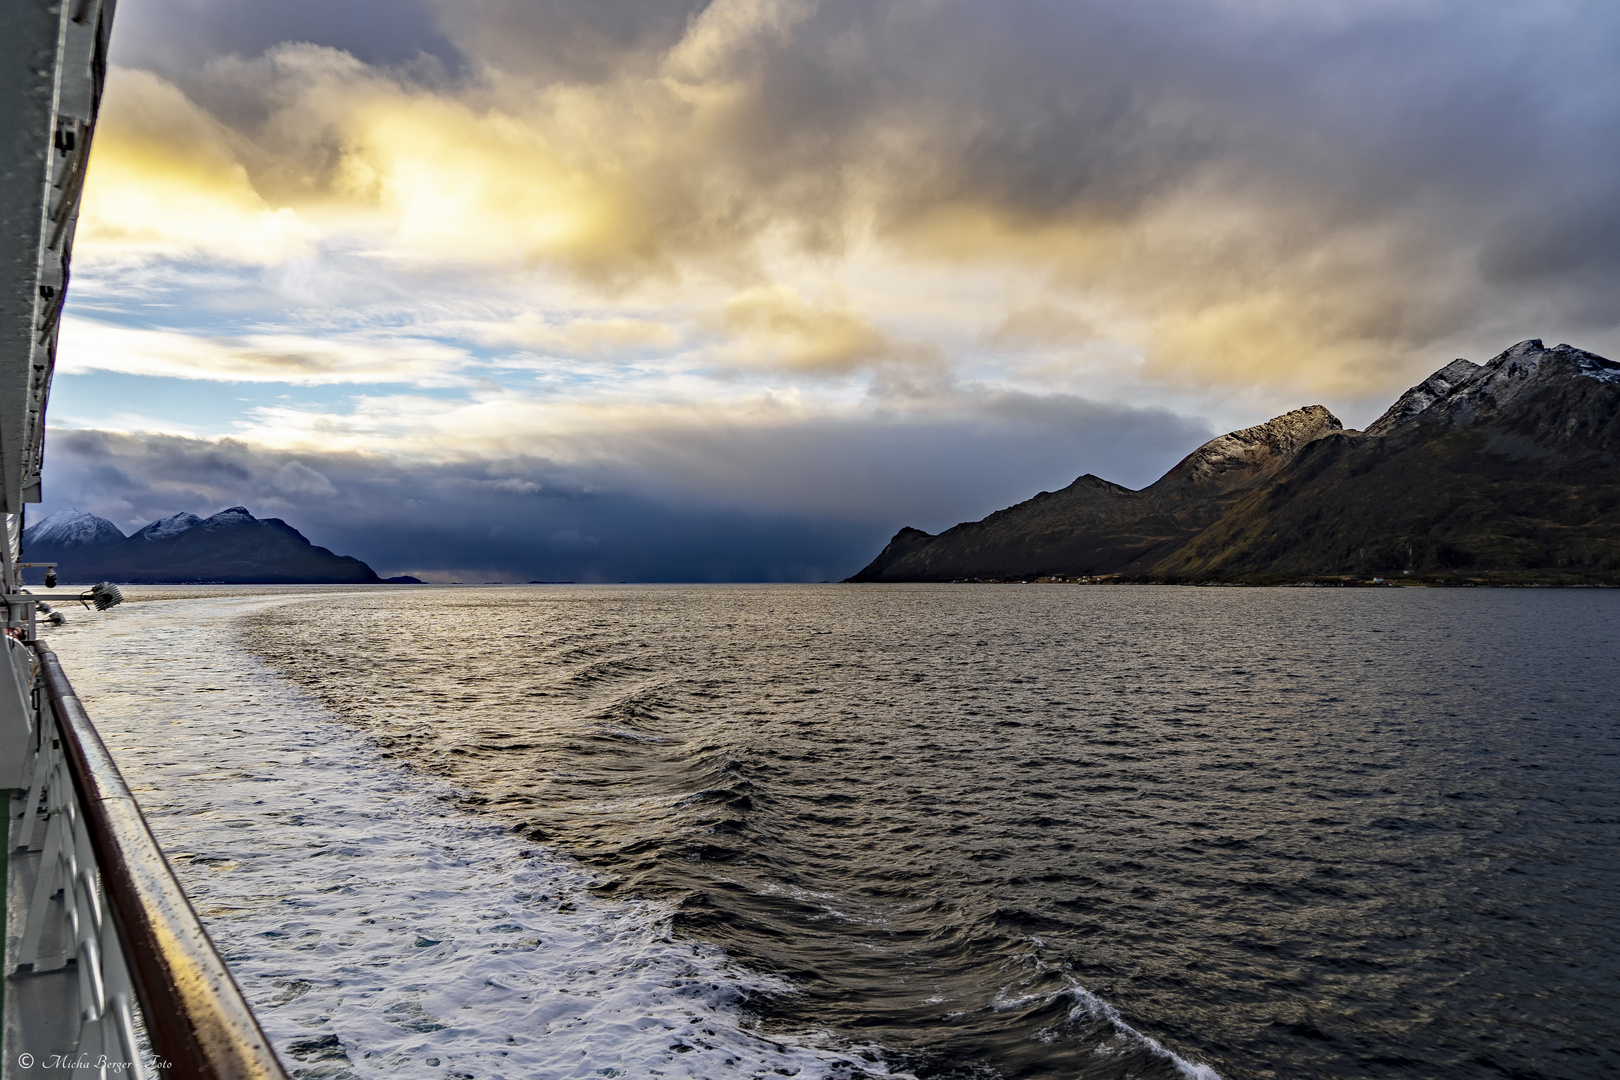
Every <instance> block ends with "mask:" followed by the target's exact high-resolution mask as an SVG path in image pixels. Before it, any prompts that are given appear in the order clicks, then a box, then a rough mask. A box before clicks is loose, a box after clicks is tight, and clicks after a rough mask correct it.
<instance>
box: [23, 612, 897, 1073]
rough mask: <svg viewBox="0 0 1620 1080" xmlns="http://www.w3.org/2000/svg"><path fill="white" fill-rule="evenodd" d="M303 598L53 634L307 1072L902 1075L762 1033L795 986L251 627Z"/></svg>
mask: <svg viewBox="0 0 1620 1080" xmlns="http://www.w3.org/2000/svg"><path fill="white" fill-rule="evenodd" d="M285 602H287V599H286V598H285V597H282V598H276V599H266V598H262V597H261V598H254V599H243V598H229V599H223V598H222V599H208V600H203V601H198V600H184V601H147V602H142V603H136V604H129V605H126V606H124V607H121V608H119V609H117V610H115V611H113V612H109V613H107V614H105V615H94V616H85V617H83V618H82V619H78V620H75V622H74V623H72V624H71V625H69V626H68V627H66V628H63V629H60V630H56V631H53V632H52V633H51V635H50V640H49V644H50V645H51V647H52V648H54V649H55V650H56V651H57V653H58V654H59V655H60V656H61V658H62V662H63V665H64V667H65V669H66V671H67V672H68V676H69V678H70V679H72V680H73V681H74V686H75V688H76V689H77V691H78V692H79V694H80V695H81V697H82V698H83V700H84V702H85V705H86V707H87V709H88V710H89V712H90V715H91V718H92V719H93V720H94V721H95V722H96V724H97V726H98V728H99V730H100V731H101V733H102V737H103V738H104V739H105V740H106V741H107V744H108V746H109V747H110V748H111V750H112V752H113V754H114V756H115V758H116V760H117V761H118V763H119V767H120V768H121V769H122V770H123V772H124V775H125V777H126V778H127V779H128V780H129V782H130V785H131V787H132V788H134V789H135V793H136V796H137V798H138V799H139V800H140V802H141V805H142V808H143V809H144V810H145V812H146V816H147V820H148V821H149V822H150V824H151V826H152V830H153V832H154V833H155V834H156V835H157V838H158V842H159V843H160V844H161V845H162V846H163V848H164V850H165V851H166V852H167V853H168V855H169V860H170V862H171V864H172V865H173V866H174V868H175V871H176V873H177V874H178V875H179V877H180V880H181V883H182V884H183V885H184V886H185V888H186V891H187V892H188V893H189V894H190V896H191V897H192V901H193V903H194V904H195V905H196V907H197V910H198V912H199V914H200V915H201V916H202V918H203V921H204V923H205V924H206V925H207V927H208V930H209V933H210V934H211V935H213V937H214V940H215V942H216V943H217V944H218V945H219V948H220V951H221V953H222V954H223V955H224V956H225V958H226V960H227V961H228V962H229V964H230V966H231V969H232V971H233V972H234V973H235V975H236V978H237V981H238V982H239V983H240V984H241V986H242V989H243V991H244V993H245V994H246V996H247V998H248V1000H249V1002H250V1003H251V1004H252V1006H253V1008H254V1011H255V1012H256V1013H257V1015H258V1017H259V1020H260V1022H261V1023H262V1025H263V1026H264V1028H265V1032H266V1034H267V1035H268V1036H269V1037H270V1039H271V1041H272V1043H273V1044H274V1045H275V1046H276V1049H277V1051H278V1052H279V1053H280V1054H281V1055H282V1058H283V1060H284V1061H285V1062H286V1063H287V1064H288V1066H289V1068H290V1069H291V1071H292V1072H293V1073H294V1075H295V1076H306V1077H345V1076H358V1077H383V1076H387V1077H479V1078H481V1080H482V1078H489V1080H502V1078H511V1080H517V1078H523V1080H540V1078H559V1080H561V1078H573V1077H581V1078H583V1077H621V1076H627V1077H642V1076H668V1077H690V1078H701V1080H720V1078H724V1077H733V1076H735V1077H765V1076H780V1075H788V1076H799V1077H805V1078H809V1077H850V1076H856V1075H861V1074H863V1073H864V1074H866V1075H872V1076H896V1075H902V1074H899V1073H895V1072H891V1071H890V1070H889V1068H888V1067H887V1066H886V1065H885V1064H884V1063H883V1061H882V1058H881V1055H880V1054H879V1053H877V1052H876V1051H875V1050H874V1049H872V1048H855V1049H843V1050H840V1049H837V1048H835V1047H831V1046H829V1045H828V1044H829V1042H830V1040H829V1039H828V1037H827V1036H825V1035H805V1036H802V1037H800V1038H797V1039H792V1040H781V1039H775V1038H771V1037H767V1036H765V1035H762V1034H760V1033H758V1032H756V1031H754V1030H751V1029H750V1027H749V1024H748V1016H747V1012H746V1005H747V1002H748V1001H749V999H750V998H751V997H752V996H754V995H757V994H760V993H762V992H772V991H776V992H780V991H784V990H787V989H789V988H788V987H787V986H785V985H784V984H782V983H781V982H780V981H779V980H776V979H773V978H770V977H767V976H762V975H758V974H752V973H749V972H745V971H742V970H740V969H739V968H738V967H736V966H735V965H733V964H731V963H729V962H728V961H727V959H726V957H725V955H724V954H723V953H722V952H721V951H720V950H717V949H713V948H708V947H704V946H701V945H693V944H691V943H687V942H679V941H675V940H673V939H672V937H671V935H670V930H669V925H670V915H671V912H670V910H669V909H668V908H667V907H664V906H662V905H659V904H654V903H645V902H622V901H610V900H604V899H602V898H600V897H597V896H595V895H593V894H591V893H590V891H589V886H590V883H591V880H592V875H591V873H590V871H589V870H588V869H586V868H585V867H583V866H581V865H580V864H579V863H577V862H575V861H574V860H572V859H570V858H568V857H567V856H565V855H563V854H561V853H559V852H557V851H555V850H551V849H548V848H545V847H543V846H540V845H535V844H533V843H528V842H525V841H523V840H522V839H520V838H519V837H517V836H515V835H514V834H512V833H510V832H508V831H505V830H503V829H501V828H499V827H496V826H492V825H490V824H488V823H487V822H486V821H484V820H483V819H480V818H478V817H477V816H475V815H473V814H470V813H468V812H466V811H463V810H460V809H458V808H456V807H455V806H454V805H453V803H452V796H453V793H452V791H451V790H450V789H449V788H448V787H447V786H446V785H443V784H439V783H436V782H434V781H431V780H428V779H424V778H423V777H421V776H418V775H413V774H411V773H409V772H407V771H406V770H405V769H404V768H403V767H402V766H400V765H398V764H396V763H393V762H390V761H389V760H387V759H386V758H385V757H383V756H382V755H381V754H380V752H379V751H378V750H377V748H376V747H375V746H374V745H373V744H372V743H371V742H370V741H369V740H368V739H367V738H366V737H365V736H364V735H363V734H361V733H360V732H357V731H356V730H354V729H353V728H351V727H347V726H345V725H344V724H342V723H341V722H340V721H338V720H337V719H336V718H335V717H333V716H332V715H331V714H330V713H328V712H327V711H325V710H324V709H323V708H322V707H321V706H320V705H319V704H318V703H316V702H314V701H313V700H312V699H311V698H309V697H308V696H307V695H305V694H303V693H302V692H301V691H299V690H298V689H297V688H296V687H294V686H293V685H292V684H290V683H289V682H288V681H287V680H285V679H284V678H282V677H281V676H280V675H279V674H277V673H275V672H274V671H272V670H270V669H269V668H267V667H266V666H265V665H264V664H263V663H261V662H260V661H258V660H257V659H256V658H254V657H253V656H251V655H249V654H248V653H247V652H246V651H245V650H243V649H241V648H240V647H238V646H236V645H235V643H234V630H233V626H234V624H235V623H236V621H237V620H239V619H240V618H241V617H243V616H244V615H246V614H249V613H250V612H252V611H255V610H259V609H261V608H262V607H264V606H265V605H267V604H277V603H285Z"/></svg>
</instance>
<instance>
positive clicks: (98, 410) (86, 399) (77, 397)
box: [50, 371, 464, 438]
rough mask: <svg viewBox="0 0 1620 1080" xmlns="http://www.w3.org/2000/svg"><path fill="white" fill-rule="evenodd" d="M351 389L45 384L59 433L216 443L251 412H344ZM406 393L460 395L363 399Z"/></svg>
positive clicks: (403, 387) (202, 383)
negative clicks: (166, 436)
mask: <svg viewBox="0 0 1620 1080" xmlns="http://www.w3.org/2000/svg"><path fill="white" fill-rule="evenodd" d="M356 390H357V388H356V387H355V386H353V385H348V384H342V385H327V386H295V385H293V384H290V383H263V382H253V383H240V382H221V381H213V380H208V379H177V378H167V377H162V376H152V375H129V374H124V373H122V372H112V371H94V372H88V373H85V374H59V375H57V376H56V377H55V378H54V379H53V380H52V382H51V403H50V423H51V426H52V427H59V428H97V429H110V430H115V431H162V432H169V433H172V434H183V435H194V436H197V437H200V438H218V437H220V436H225V435H231V434H234V433H235V432H236V431H238V430H239V429H240V428H242V427H244V426H247V425H249V424H250V423H252V421H253V420H254V416H255V413H256V411H257V410H259V409H263V408H269V407H274V408H287V409H297V410H299V411H307V412H321V413H329V414H338V415H341V414H346V413H349V412H351V411H352V409H353V407H354V403H355V401H356V400H357V399H358V398H359V397H361V396H362V395H361V394H358V393H356ZM388 393H408V394H412V395H415V396H418V397H437V398H446V399H459V398H461V397H462V396H463V394H464V391H461V390H457V389H451V388H444V387H420V386H412V385H407V384H403V383H395V384H369V385H367V386H366V387H365V388H364V396H375V395H379V394H388Z"/></svg>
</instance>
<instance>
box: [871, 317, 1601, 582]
mask: <svg viewBox="0 0 1620 1080" xmlns="http://www.w3.org/2000/svg"><path fill="white" fill-rule="evenodd" d="M1042 577H1047V578H1077V577H1091V578H1119V579H1138V580H1151V581H1168V582H1197V581H1237V582H1255V583H1265V582H1278V581H1288V580H1297V579H1301V578H1306V579H1312V578H1314V579H1361V580H1366V579H1370V578H1374V577H1378V578H1389V579H1417V580H1433V581H1437V582H1450V583H1459V584H1460V583H1469V582H1477V583H1524V584H1530V583H1548V584H1582V583H1592V584H1599V583H1601V584H1620V364H1616V363H1614V362H1613V361H1610V360H1606V359H1604V358H1603V357H1601V356H1596V355H1594V354H1592V353H1589V352H1585V351H1583V350H1581V349H1576V348H1572V347H1571V346H1569V345H1559V346H1557V347H1556V348H1551V349H1549V348H1546V347H1544V346H1543V345H1542V343H1541V342H1540V341H1539V340H1531V341H1524V342H1521V343H1519V344H1518V345H1515V346H1513V348H1511V349H1508V350H1507V351H1506V352H1504V353H1502V354H1501V355H1499V356H1497V357H1495V358H1494V359H1492V360H1490V361H1489V362H1487V363H1485V364H1474V363H1471V362H1469V361H1467V360H1457V361H1454V362H1453V363H1450V364H1447V365H1446V366H1445V367H1443V368H1441V369H1440V370H1439V371H1437V372H1435V373H1434V374H1433V375H1431V376H1429V378H1427V379H1425V380H1424V381H1423V382H1422V383H1420V384H1418V385H1417V386H1414V387H1413V388H1412V389H1410V390H1408V391H1407V392H1406V393H1405V394H1403V395H1402V396H1401V397H1400V399H1399V400H1398V401H1396V402H1395V404H1394V405H1392V406H1390V408H1389V410H1388V411H1387V412H1385V413H1384V415H1383V416H1381V417H1379V418H1378V420H1377V421H1376V422H1374V423H1373V424H1371V425H1370V426H1369V427H1368V428H1367V430H1366V431H1365V432H1361V431H1351V430H1346V429H1345V427H1344V425H1343V424H1341V423H1340V422H1339V420H1338V419H1337V418H1336V417H1334V416H1333V414H1332V413H1330V412H1328V410H1327V409H1325V408H1323V407H1322V406H1320V405H1311V406H1308V407H1306V408H1303V409H1296V410H1295V411H1293V412H1291V413H1287V414H1285V415H1283V416H1279V417H1277V418H1276V419H1274V420H1271V421H1269V422H1267V423H1265V424H1261V425H1259V426H1258V427H1252V428H1246V429H1244V430H1242V431H1234V432H1232V433H1231V434H1229V435H1222V436H1221V437H1219V438H1217V439H1213V440H1211V441H1210V442H1207V443H1205V444H1204V445H1203V446H1201V447H1199V448H1198V449H1197V450H1195V451H1193V452H1192V453H1191V454H1189V455H1188V456H1187V457H1186V458H1184V459H1183V460H1182V461H1181V462H1180V464H1178V465H1176V467H1175V468H1173V469H1171V470H1170V471H1169V472H1168V473H1166V474H1165V475H1164V476H1163V477H1161V478H1160V479H1159V480H1157V481H1155V482H1154V483H1153V484H1151V485H1149V486H1148V487H1145V488H1143V489H1141V490H1140V491H1132V490H1131V489H1129V488H1125V487H1121V486H1120V485H1118V484H1113V483H1110V482H1108V481H1107V480H1103V479H1101V478H1099V477H1096V476H1092V475H1090V474H1087V475H1085V476H1082V477H1080V479H1078V480H1076V481H1075V482H1074V483H1072V484H1070V485H1069V486H1068V487H1066V488H1064V489H1063V490H1062V491H1056V492H1046V491H1043V492H1041V493H1040V494H1038V495H1036V496H1035V497H1034V498H1033V499H1030V500H1028V501H1027V502H1022V503H1019V504H1018V505H1016V506H1013V507H1009V508H1008V509H1006V510H1000V511H997V512H996V513H994V514H991V515H990V516H989V517H987V518H985V519H984V520H982V521H974V522H966V523H964V524H961V525H957V526H955V527H954V528H951V529H947V530H946V531H944V532H942V533H940V534H939V535H937V536H934V535H930V534H928V533H925V532H922V531H921V530H918V529H911V528H906V529H901V530H900V531H899V532H898V533H896V534H895V536H894V539H893V540H891V541H890V542H889V544H888V546H887V547H885V548H884V549H883V551H882V553H881V554H879V555H878V557H877V558H876V559H874V560H872V562H871V564H870V565H868V566H867V567H866V568H865V569H863V570H862V571H861V572H860V573H858V574H856V575H855V576H854V577H852V578H850V579H849V580H851V581H963V580H995V581H1009V580H1033V579H1037V578H1042Z"/></svg>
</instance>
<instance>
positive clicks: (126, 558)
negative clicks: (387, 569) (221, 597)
mask: <svg viewBox="0 0 1620 1080" xmlns="http://www.w3.org/2000/svg"><path fill="white" fill-rule="evenodd" d="M22 546H23V561H25V562H55V563H57V564H59V565H58V569H57V573H58V575H59V576H60V577H61V580H63V581H65V582H91V581H116V582H124V583H130V584H149V585H155V584H202V583H216V584H225V585H358V584H375V583H377V582H379V581H380V580H381V579H380V578H378V577H377V575H376V574H375V573H374V572H373V571H372V569H371V567H369V566H367V565H366V564H365V563H363V562H361V561H360V560H359V559H355V558H351V557H350V556H347V555H334V554H333V553H332V552H331V551H329V550H327V549H326V548H323V547H316V546H315V545H314V544H311V543H310V542H309V541H308V540H306V539H305V538H304V536H303V534H302V533H300V532H299V531H298V530H297V529H295V528H293V527H292V526H291V525H288V524H287V523H286V522H285V521H282V520H281V519H280V518H264V519H262V520H261V519H259V518H256V517H254V516H253V515H252V514H250V513H248V511H247V508H246V507H242V506H233V507H231V508H230V509H229V510H221V511H220V512H219V513H217V514H215V515H214V516H213V517H207V518H201V517H198V516H197V515H196V514H175V515H174V516H173V517H166V518H164V519H162V520H161V521H154V522H152V524H150V525H148V526H146V527H145V528H143V529H140V530H138V531H137V532H136V533H135V534H134V535H133V536H125V535H124V534H123V532H122V531H121V530H120V529H119V528H118V526H116V525H114V524H113V523H112V522H110V521H108V520H107V519H106V518H100V517H96V516H95V515H94V514H83V513H80V512H78V511H76V510H63V511H61V512H59V513H55V514H52V515H51V516H50V517H47V518H46V519H45V520H43V521H41V522H39V523H38V524H36V525H32V526H30V527H29V528H27V529H26V530H24V531H23V536H22ZM41 573H42V572H41V571H38V570H33V571H29V578H30V579H31V580H35V581H37V580H38V579H39V576H40V574H41ZM413 580H414V579H413Z"/></svg>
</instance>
